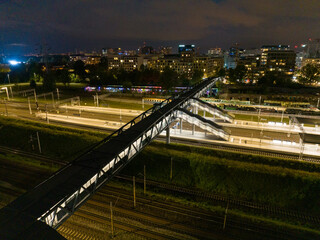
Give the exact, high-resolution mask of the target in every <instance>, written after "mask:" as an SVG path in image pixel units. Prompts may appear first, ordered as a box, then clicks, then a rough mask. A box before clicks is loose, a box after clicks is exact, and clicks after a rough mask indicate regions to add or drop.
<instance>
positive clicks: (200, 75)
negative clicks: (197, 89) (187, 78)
mask: <svg viewBox="0 0 320 240" xmlns="http://www.w3.org/2000/svg"><path fill="white" fill-rule="evenodd" d="M202 78H203V72H202V71H201V70H195V71H194V72H193V74H192V78H191V85H194V84H196V83H198V82H200V81H201V80H202Z"/></svg>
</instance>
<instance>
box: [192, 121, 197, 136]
mask: <svg viewBox="0 0 320 240" xmlns="http://www.w3.org/2000/svg"><path fill="white" fill-rule="evenodd" d="M195 128H196V125H195V124H194V123H193V124H192V135H194V130H195Z"/></svg>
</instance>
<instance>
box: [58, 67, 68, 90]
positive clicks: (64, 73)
mask: <svg viewBox="0 0 320 240" xmlns="http://www.w3.org/2000/svg"><path fill="white" fill-rule="evenodd" d="M56 77H57V82H61V83H63V84H64V86H65V87H66V86H67V85H68V86H69V85H70V82H71V78H70V74H69V71H68V69H67V68H64V69H62V70H57V71H56Z"/></svg>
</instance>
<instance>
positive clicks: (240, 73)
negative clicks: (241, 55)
mask: <svg viewBox="0 0 320 240" xmlns="http://www.w3.org/2000/svg"><path fill="white" fill-rule="evenodd" d="M246 73H247V69H246V67H245V66H244V65H237V66H236V68H235V69H232V68H231V69H229V71H228V77H229V81H230V82H231V83H242V82H243V80H244V77H245V76H246Z"/></svg>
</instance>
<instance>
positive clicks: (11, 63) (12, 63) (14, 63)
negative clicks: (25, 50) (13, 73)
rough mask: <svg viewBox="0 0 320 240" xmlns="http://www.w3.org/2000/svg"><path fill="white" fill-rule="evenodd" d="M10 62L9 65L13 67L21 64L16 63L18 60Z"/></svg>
mask: <svg viewBox="0 0 320 240" xmlns="http://www.w3.org/2000/svg"><path fill="white" fill-rule="evenodd" d="M8 62H9V64H10V65H12V66H16V65H18V64H20V63H21V62H18V61H16V60H9V61H8Z"/></svg>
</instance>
